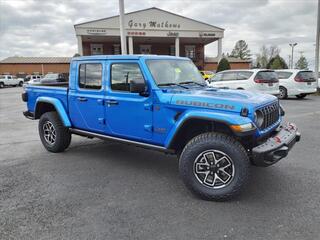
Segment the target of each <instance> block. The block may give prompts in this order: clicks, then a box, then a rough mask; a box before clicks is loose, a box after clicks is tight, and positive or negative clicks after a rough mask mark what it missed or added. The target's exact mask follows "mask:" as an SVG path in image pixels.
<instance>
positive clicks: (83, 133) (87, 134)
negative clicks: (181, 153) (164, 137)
mask: <svg viewBox="0 0 320 240" xmlns="http://www.w3.org/2000/svg"><path fill="white" fill-rule="evenodd" d="M69 131H70V132H71V133H73V134H76V135H80V136H83V137H92V138H93V137H95V138H100V139H103V140H112V141H117V142H121V143H127V144H130V145H135V146H139V147H143V148H148V149H154V150H158V151H161V152H166V153H174V151H173V150H171V149H167V148H165V147H161V146H158V145H153V144H148V143H143V142H136V141H132V140H127V139H123V138H117V137H112V136H108V135H103V134H99V133H93V132H88V131H84V130H80V129H76V128H69Z"/></svg>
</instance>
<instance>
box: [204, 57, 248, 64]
mask: <svg viewBox="0 0 320 240" xmlns="http://www.w3.org/2000/svg"><path fill="white" fill-rule="evenodd" d="M226 58H227V59H228V61H229V62H231V63H251V62H252V60H251V59H248V60H245V59H240V58H233V57H226ZM205 62H219V59H218V58H216V57H206V58H205Z"/></svg>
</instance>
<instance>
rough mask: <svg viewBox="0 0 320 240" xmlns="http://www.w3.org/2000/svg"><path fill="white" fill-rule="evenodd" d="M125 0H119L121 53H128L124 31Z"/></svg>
mask: <svg viewBox="0 0 320 240" xmlns="http://www.w3.org/2000/svg"><path fill="white" fill-rule="evenodd" d="M123 1H124V0H119V18H120V42H121V54H122V55H124V54H127V39H126V34H125V31H124V3H123Z"/></svg>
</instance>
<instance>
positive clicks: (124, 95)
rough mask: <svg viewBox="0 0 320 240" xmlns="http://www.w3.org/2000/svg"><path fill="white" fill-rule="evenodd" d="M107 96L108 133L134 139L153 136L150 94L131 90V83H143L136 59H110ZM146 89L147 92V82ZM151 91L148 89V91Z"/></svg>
mask: <svg viewBox="0 0 320 240" xmlns="http://www.w3.org/2000/svg"><path fill="white" fill-rule="evenodd" d="M108 68H109V71H108V72H109V73H110V74H109V75H108V77H109V80H108V85H109V88H108V92H107V95H106V101H105V107H106V122H107V129H106V131H107V134H108V133H109V132H110V133H111V134H112V135H115V136H118V137H126V138H130V139H133V140H138V141H139V140H148V139H151V138H152V98H151V95H148V94H143V96H142V95H141V94H139V93H131V92H130V82H131V81H134V82H136V83H139V82H140V83H146V81H145V77H144V76H143V73H142V72H141V68H140V65H139V62H138V61H129V60H128V61H124V60H123V61H116V62H111V63H110V64H109V66H108ZM146 92H148V89H147V84H146ZM149 93H150V91H149Z"/></svg>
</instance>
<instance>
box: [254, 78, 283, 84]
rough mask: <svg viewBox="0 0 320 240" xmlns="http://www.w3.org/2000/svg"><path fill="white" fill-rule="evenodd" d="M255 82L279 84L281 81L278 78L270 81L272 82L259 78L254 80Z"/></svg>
mask: <svg viewBox="0 0 320 240" xmlns="http://www.w3.org/2000/svg"><path fill="white" fill-rule="evenodd" d="M254 82H256V83H278V82H279V80H278V79H276V78H274V79H270V80H266V79H260V78H257V79H254Z"/></svg>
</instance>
